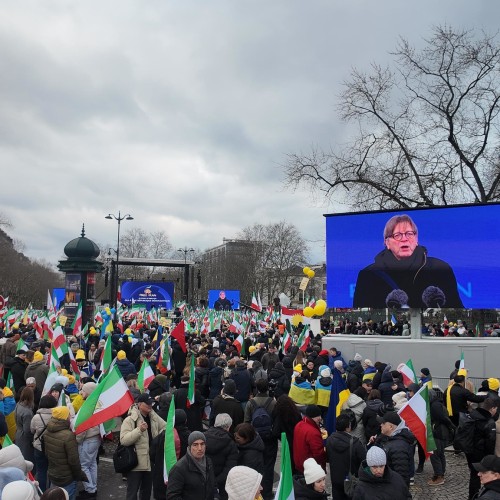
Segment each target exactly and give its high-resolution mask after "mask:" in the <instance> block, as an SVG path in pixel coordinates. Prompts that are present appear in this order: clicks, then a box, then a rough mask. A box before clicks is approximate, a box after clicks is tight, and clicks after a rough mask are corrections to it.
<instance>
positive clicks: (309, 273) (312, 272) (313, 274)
mask: <svg viewBox="0 0 500 500" xmlns="http://www.w3.org/2000/svg"><path fill="white" fill-rule="evenodd" d="M315 275H316V273H315V272H314V271H313V270H312V269H309V272H308V273H307V276H308V277H309V278H314V276H315Z"/></svg>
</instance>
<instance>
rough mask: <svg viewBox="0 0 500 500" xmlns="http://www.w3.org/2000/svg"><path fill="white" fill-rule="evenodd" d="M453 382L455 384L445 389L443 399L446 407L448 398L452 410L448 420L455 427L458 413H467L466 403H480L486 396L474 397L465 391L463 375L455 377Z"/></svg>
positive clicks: (474, 395)
mask: <svg viewBox="0 0 500 500" xmlns="http://www.w3.org/2000/svg"><path fill="white" fill-rule="evenodd" d="M453 380H454V382H455V383H454V384H453V385H451V386H449V387H447V388H446V390H445V391H444V394H443V399H444V404H445V405H447V401H448V398H449V399H450V402H451V410H452V414H451V415H450V420H451V421H452V422H453V424H454V425H456V426H457V425H458V420H459V417H460V413H468V412H469V406H468V402H471V403H482V402H483V401H484V400H485V399H486V396H485V395H483V396H480V395H476V394H474V393H472V392H470V391H469V390H468V389H466V388H465V376H463V375H456V376H455V378H454V379H453Z"/></svg>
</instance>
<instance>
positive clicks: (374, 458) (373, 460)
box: [366, 446, 387, 467]
mask: <svg viewBox="0 0 500 500" xmlns="http://www.w3.org/2000/svg"><path fill="white" fill-rule="evenodd" d="M386 464H387V456H386V454H385V451H384V450H383V449H382V448H379V447H378V446H372V447H371V448H370V449H369V450H368V452H367V454H366V465H368V467H376V466H380V465H386Z"/></svg>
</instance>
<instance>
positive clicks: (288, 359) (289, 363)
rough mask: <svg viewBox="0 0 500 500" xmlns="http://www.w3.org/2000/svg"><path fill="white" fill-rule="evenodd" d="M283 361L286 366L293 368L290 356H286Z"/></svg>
mask: <svg viewBox="0 0 500 500" xmlns="http://www.w3.org/2000/svg"><path fill="white" fill-rule="evenodd" d="M281 362H282V363H283V366H284V367H285V368H292V366H293V360H292V358H291V357H290V356H285V357H284V358H283V360H282V361H281Z"/></svg>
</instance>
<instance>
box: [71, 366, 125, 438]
mask: <svg viewBox="0 0 500 500" xmlns="http://www.w3.org/2000/svg"><path fill="white" fill-rule="evenodd" d="M133 404H134V397H133V396H132V394H131V392H130V391H129V389H128V387H127V384H126V383H125V380H124V379H123V377H122V374H121V372H120V370H119V369H118V367H117V366H115V367H114V368H113V369H112V370H111V371H110V372H109V374H108V375H106V376H105V377H104V378H103V379H102V380H101V381H100V382H99V383H98V384H97V387H96V388H95V390H94V392H93V393H92V394H91V395H90V396H89V397H88V398H87V399H86V400H85V402H84V403H83V405H82V407H81V408H80V411H79V412H78V413H77V415H76V418H75V432H76V434H80V433H81V432H84V431H86V430H88V429H90V428H91V427H95V426H97V425H100V424H103V423H104V422H107V421H108V420H110V419H112V418H114V417H119V416H121V415H123V414H124V413H126V412H127V411H128V409H129V408H130V407H131V406H132V405H133Z"/></svg>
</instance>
